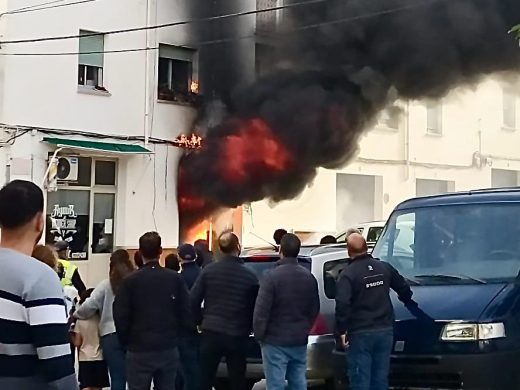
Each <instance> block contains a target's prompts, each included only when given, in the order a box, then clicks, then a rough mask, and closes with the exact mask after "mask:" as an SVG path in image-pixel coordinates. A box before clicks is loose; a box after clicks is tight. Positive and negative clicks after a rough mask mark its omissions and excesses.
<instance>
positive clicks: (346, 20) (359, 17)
mask: <svg viewBox="0 0 520 390" xmlns="http://www.w3.org/2000/svg"><path fill="white" fill-rule="evenodd" d="M440 1H447V0H428V1H425V2H422V3H419V4H410V5H407V6H402V7H397V8H391V9H386V10H382V11H378V12H372V13H368V14H363V15H357V16H351V17H348V18H341V19H336V20H330V21H327V22H320V23H315V24H309V25H305V26H302V27H298V28H294V29H290V30H286V31H283V33H282V34H285V35H287V34H292V33H296V32H299V31H304V30H309V29H313V28H319V27H322V26H328V25H335V24H340V23H349V22H354V21H358V20H363V19H370V18H375V17H379V16H386V15H390V14H393V13H397V12H402V11H406V10H409V9H413V8H419V7H423V6H426V5H428V4H431V3H434V2H440ZM87 35H88V34H87ZM255 37H256V34H248V35H242V36H239V37H232V38H222V39H214V40H207V41H200V42H196V43H194V45H193V46H196V47H200V46H209V45H216V44H221V43H229V42H234V41H239V40H242V39H250V38H255ZM0 44H1V42H0ZM179 47H184V46H179ZM148 50H159V48H158V47H148V48H136V49H121V50H105V51H90V52H59V53H1V52H0V56H28V57H31V56H69V55H80V54H111V53H131V52H139V51H148Z"/></svg>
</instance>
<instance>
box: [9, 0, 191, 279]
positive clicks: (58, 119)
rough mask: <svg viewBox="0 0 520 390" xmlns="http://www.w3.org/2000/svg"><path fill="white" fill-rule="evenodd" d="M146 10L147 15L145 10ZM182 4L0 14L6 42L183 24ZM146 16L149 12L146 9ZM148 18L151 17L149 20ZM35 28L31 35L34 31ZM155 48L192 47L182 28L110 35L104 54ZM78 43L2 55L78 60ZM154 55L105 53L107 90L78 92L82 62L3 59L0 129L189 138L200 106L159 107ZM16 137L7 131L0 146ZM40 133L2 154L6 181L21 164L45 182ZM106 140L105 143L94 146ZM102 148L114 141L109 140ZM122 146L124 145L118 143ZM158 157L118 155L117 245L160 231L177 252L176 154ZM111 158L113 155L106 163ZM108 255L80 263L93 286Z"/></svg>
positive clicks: (12, 4)
mask: <svg viewBox="0 0 520 390" xmlns="http://www.w3.org/2000/svg"><path fill="white" fill-rule="evenodd" d="M39 3H41V2H38V1H36V0H16V1H7V0H0V12H2V10H13V9H19V8H23V7H27V6H32V5H35V4H39ZM147 4H149V9H148V10H147ZM186 4H187V3H186V2H184V1H174V2H172V1H169V0H150V1H145V0H111V1H96V2H90V3H85V4H78V5H72V6H66V7H61V8H54V9H49V10H44V11H39V12H28V13H22V14H17V15H4V16H2V17H0V33H1V35H2V40H12V39H32V38H37V37H51V36H63V35H77V34H78V33H79V31H80V29H81V30H88V31H94V32H106V31H111V30H117V29H124V28H129V27H140V26H146V25H147V24H148V25H152V24H156V23H165V22H173V21H180V20H185V19H188V18H189V15H188V11H187V7H186ZM147 11H148V12H147ZM147 15H148V20H147ZM28 26H30V28H28ZM147 39H148V47H156V46H157V45H158V44H159V43H168V44H175V45H183V46H190V44H191V42H190V41H189V30H188V27H186V26H177V27H172V28H167V29H161V30H158V31H157V32H153V31H151V32H150V33H148V34H146V32H143V31H141V32H133V33H125V34H111V35H106V36H105V39H104V50H105V51H111V50H125V49H139V48H145V47H146V46H147ZM78 50H79V41H78V39H69V40H59V41H51V42H35V43H26V44H13V45H2V48H1V52H2V53H77V52H78ZM157 58H158V52H157V51H156V50H150V51H139V52H128V53H106V54H105V55H104V66H103V86H104V87H105V88H106V89H107V90H108V92H109V93H108V94H107V93H105V94H104V93H92V92H91V93H84V91H83V90H81V89H79V88H78V82H77V79H78V55H77V54H72V55H60V56H48V55H44V56H0V123H4V124H9V125H24V126H32V127H41V128H50V129H58V130H60V129H64V130H77V131H83V132H90V133H96V134H110V135H116V136H141V137H144V136H145V133H146V132H148V134H149V135H151V136H153V137H155V138H160V139H164V140H173V139H175V138H176V137H177V135H179V134H181V133H187V132H189V130H190V129H189V127H190V124H191V122H192V119H193V117H194V114H195V112H194V109H193V108H192V107H190V106H188V105H179V104H172V103H161V102H157V91H156V89H157V69H156V67H157V62H158V61H157ZM15 134H20V133H10V134H5V135H4V134H2V135H1V136H0V141H1V140H3V139H6V138H9V137H11V136H13V135H15ZM43 136H44V134H42V133H39V132H34V133H28V134H25V135H23V136H20V137H19V138H17V139H16V142H15V143H14V144H13V145H12V146H8V147H4V148H1V149H0V184H4V183H5V181H6V172H8V171H11V172H13V170H12V168H13V167H9V165H10V164H11V163H13V164H14V165H16V166H17V167H18V173H22V174H19V175H14V174H11V175H10V179H11V180H12V179H15V178H21V179H27V180H33V181H34V182H36V183H37V184H41V183H42V180H43V176H44V173H45V170H46V166H47V158H48V153H49V152H51V151H53V150H54V148H52V147H50V146H48V145H46V144H45V143H43V142H41V140H42V138H43ZM98 141H101V142H102V141H103V140H98ZM105 141H106V142H110V141H112V142H114V141H113V140H110V139H107V140H105ZM116 142H118V141H116ZM147 147H148V148H150V149H151V150H153V152H154V153H153V154H152V155H135V156H124V157H118V156H115V157H116V158H117V159H118V173H117V195H116V217H115V221H114V246H115V247H116V248H129V249H135V248H137V246H138V239H139V236H140V235H141V234H142V233H144V232H146V231H151V230H157V231H159V232H160V233H161V235H162V236H163V246H164V247H165V248H174V247H176V246H177V245H178V239H179V237H178V210H177V202H176V191H177V189H176V182H177V161H178V159H179V156H180V150H179V149H178V148H175V147H173V146H166V145H165V144H154V143H150V144H149V145H148V146H147ZM110 157H112V158H113V157H114V156H110ZM107 262H108V256H104V258H103V261H100V260H99V259H95V260H89V261H87V262H78V263H77V264H78V265H79V266H80V270H81V272H82V274H84V278H85V279H86V281H87V283H88V284H89V285H95V284H96V283H97V282H98V281H99V280H100V279H102V278H104V277H106V272H107V270H108V268H107Z"/></svg>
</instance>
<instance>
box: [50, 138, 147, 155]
mask: <svg viewBox="0 0 520 390" xmlns="http://www.w3.org/2000/svg"><path fill="white" fill-rule="evenodd" d="M43 141H44V142H47V143H48V144H51V145H56V146H57V147H59V148H69V149H80V150H89V151H94V152H104V153H115V154H151V153H153V152H152V151H151V150H148V149H146V148H144V147H142V146H141V145H135V144H125V143H122V142H118V143H113V142H97V141H86V140H78V139H68V138H54V137H44V138H43Z"/></svg>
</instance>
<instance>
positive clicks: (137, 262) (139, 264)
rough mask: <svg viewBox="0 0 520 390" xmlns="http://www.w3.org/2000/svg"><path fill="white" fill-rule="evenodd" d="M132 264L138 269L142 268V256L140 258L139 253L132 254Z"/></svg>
mask: <svg viewBox="0 0 520 390" xmlns="http://www.w3.org/2000/svg"><path fill="white" fill-rule="evenodd" d="M134 264H135V266H136V267H137V268H138V269H139V268H142V267H143V265H144V263H143V256H141V252H139V251H135V253H134Z"/></svg>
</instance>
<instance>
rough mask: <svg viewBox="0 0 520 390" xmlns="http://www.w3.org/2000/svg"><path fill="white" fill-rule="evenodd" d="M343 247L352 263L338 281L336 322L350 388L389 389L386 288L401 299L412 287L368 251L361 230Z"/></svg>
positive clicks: (391, 315)
mask: <svg viewBox="0 0 520 390" xmlns="http://www.w3.org/2000/svg"><path fill="white" fill-rule="evenodd" d="M347 248H348V253H349V256H350V259H351V263H350V265H349V266H347V267H346V268H345V269H344V270H343V271H342V272H341V274H340V275H339V280H338V283H337V290H336V326H337V331H338V333H339V334H340V337H341V340H342V344H343V347H345V348H347V359H348V374H349V379H350V386H351V387H350V388H351V389H352V390H388V374H389V369H390V354H391V352H392V346H393V338H394V337H393V336H394V335H393V321H394V308H393V306H392V301H391V300H390V295H389V294H390V289H393V290H394V291H395V292H397V294H398V296H399V299H400V300H401V301H403V302H405V303H410V302H411V298H412V291H411V289H410V286H409V285H408V283H407V282H406V280H405V279H404V278H403V277H402V276H401V275H400V274H399V272H398V271H397V270H396V269H395V268H393V267H392V266H391V265H390V264H387V263H383V262H381V261H379V260H376V259H374V258H373V257H372V256H370V255H369V254H368V248H367V243H366V241H365V239H364V238H363V236H362V235H361V234H358V233H353V234H351V235H350V236H349V237H348V239H347Z"/></svg>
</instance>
